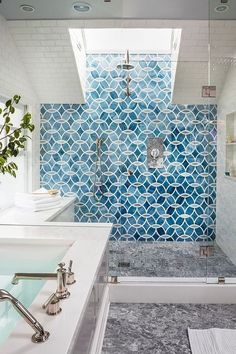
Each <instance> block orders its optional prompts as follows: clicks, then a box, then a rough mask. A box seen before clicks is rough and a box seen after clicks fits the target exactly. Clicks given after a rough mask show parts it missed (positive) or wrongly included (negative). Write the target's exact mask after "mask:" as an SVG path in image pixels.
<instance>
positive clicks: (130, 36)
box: [83, 28, 172, 54]
mask: <svg viewBox="0 0 236 354" xmlns="http://www.w3.org/2000/svg"><path fill="white" fill-rule="evenodd" d="M83 32H84V40H85V48H86V52H87V53H124V52H125V50H126V49H129V51H130V52H131V53H132V52H133V53H158V54H162V53H171V42H172V29H156V28H155V29H153V28H104V29H103V28H99V29H98V28H96V29H84V30H83Z"/></svg>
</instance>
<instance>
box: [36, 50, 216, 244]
mask: <svg viewBox="0 0 236 354" xmlns="http://www.w3.org/2000/svg"><path fill="white" fill-rule="evenodd" d="M131 60H132V64H133V65H134V69H133V70H132V71H130V77H131V83H130V87H131V96H130V97H127V96H126V95H125V89H126V78H127V72H125V71H122V70H118V69H116V67H117V65H118V64H120V63H121V62H122V61H123V56H122V55H118V54H116V55H111V54H109V55H105V54H103V55H101V54H99V55H88V56H87V71H88V76H87V103H86V104H43V105H42V106H41V185H42V186H44V187H46V188H59V189H61V190H62V192H63V194H64V195H66V196H72V195H73V196H74V195H75V196H76V197H77V202H76V213H75V219H76V221H81V222H113V223H114V227H113V232H112V236H111V238H112V239H116V240H117V239H119V240H142V241H203V240H210V239H214V238H215V199H216V189H215V186H216V113H217V112H216V106H215V105H207V104H206V105H173V104H171V61H170V56H168V55H159V56H157V55H145V56H140V55H132V57H131ZM149 137H161V138H163V139H164V167H163V168H160V169H153V168H152V169H150V168H148V167H147V139H148V138H149ZM97 138H101V139H102V140H103V143H102V145H101V171H100V170H99V164H96V160H97V153H96V139H97ZM94 181H95V182H96V183H95V186H94Z"/></svg>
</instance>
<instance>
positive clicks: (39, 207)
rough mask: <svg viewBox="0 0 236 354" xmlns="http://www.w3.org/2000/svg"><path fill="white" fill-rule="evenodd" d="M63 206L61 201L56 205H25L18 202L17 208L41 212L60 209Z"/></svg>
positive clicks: (55, 203)
mask: <svg viewBox="0 0 236 354" xmlns="http://www.w3.org/2000/svg"><path fill="white" fill-rule="evenodd" d="M60 205H61V200H58V201H56V202H54V203H41V204H36V203H24V202H16V203H15V206H16V207H18V208H24V209H28V210H32V211H40V210H48V209H54V208H58V207H59V206H60Z"/></svg>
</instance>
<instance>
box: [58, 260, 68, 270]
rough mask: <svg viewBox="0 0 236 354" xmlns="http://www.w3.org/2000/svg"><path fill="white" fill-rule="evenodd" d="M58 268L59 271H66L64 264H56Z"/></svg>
mask: <svg viewBox="0 0 236 354" xmlns="http://www.w3.org/2000/svg"><path fill="white" fill-rule="evenodd" d="M58 266H59V270H66V269H65V263H64V262H61V263H58Z"/></svg>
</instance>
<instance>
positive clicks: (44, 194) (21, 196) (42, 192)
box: [15, 188, 60, 201]
mask: <svg viewBox="0 0 236 354" xmlns="http://www.w3.org/2000/svg"><path fill="white" fill-rule="evenodd" d="M59 195H60V193H58V194H57V195H50V194H49V193H48V190H47V189H45V188H40V189H37V190H36V191H34V192H33V193H20V192H17V193H16V194H15V199H17V200H31V201H39V200H44V199H48V198H55V197H56V196H59Z"/></svg>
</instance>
